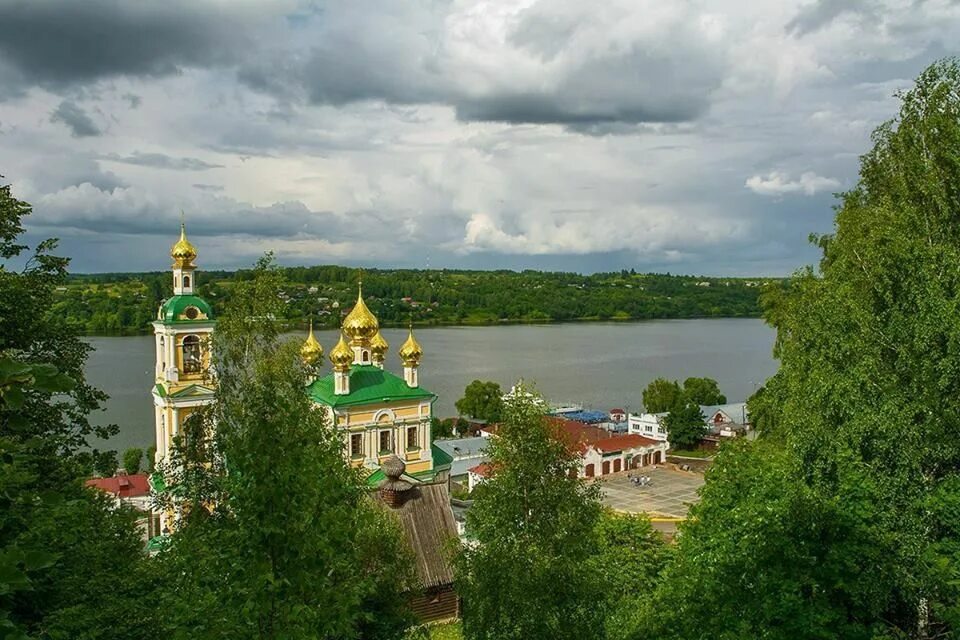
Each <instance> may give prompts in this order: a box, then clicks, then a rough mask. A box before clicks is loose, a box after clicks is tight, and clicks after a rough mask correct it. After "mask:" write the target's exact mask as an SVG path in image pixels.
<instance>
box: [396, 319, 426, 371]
mask: <svg viewBox="0 0 960 640" xmlns="http://www.w3.org/2000/svg"><path fill="white" fill-rule="evenodd" d="M398 353H399V355H400V359H401V360H403V364H405V365H417V364H420V358H422V357H423V347H421V346H420V343H419V342H417V339H416V338H414V337H413V327H410V335H408V336H407V341H406V342H404V343H403V346H401V347H400V351H399V352H398Z"/></svg>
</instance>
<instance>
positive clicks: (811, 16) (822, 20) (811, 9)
mask: <svg viewBox="0 0 960 640" xmlns="http://www.w3.org/2000/svg"><path fill="white" fill-rule="evenodd" d="M878 10H879V7H877V5H876V3H874V2H872V1H871V0H814V1H813V2H811V3H810V4H808V5H805V6H803V7H802V8H801V9H800V10H799V11H798V12H797V15H796V16H795V17H794V18H793V19H792V20H791V21H790V22H788V23H787V26H786V29H787V32H788V33H792V34H794V35H797V36H803V35H806V34H808V33H812V32H814V31H817V30H819V29H823V28H824V27H826V26H827V25H829V24H830V23H831V22H833V21H834V20H836V19H837V18H839V17H840V16H843V15H855V16H858V17H860V18H861V19H865V20H876V19H877V17H878V16H877V11H878Z"/></svg>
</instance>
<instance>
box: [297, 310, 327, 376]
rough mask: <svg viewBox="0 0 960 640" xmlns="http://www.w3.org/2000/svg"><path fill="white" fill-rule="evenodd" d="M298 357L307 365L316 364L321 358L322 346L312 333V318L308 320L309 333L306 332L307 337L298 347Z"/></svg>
mask: <svg viewBox="0 0 960 640" xmlns="http://www.w3.org/2000/svg"><path fill="white" fill-rule="evenodd" d="M300 358H302V359H303V363H304V364H307V365H313V364H316V363H317V362H320V361H321V360H322V359H323V347H322V346H320V343H319V342H317V339H316V338H315V337H314V335H313V320H311V321H310V333H308V334H307V339H306V340H304V341H303V346H302V347H300Z"/></svg>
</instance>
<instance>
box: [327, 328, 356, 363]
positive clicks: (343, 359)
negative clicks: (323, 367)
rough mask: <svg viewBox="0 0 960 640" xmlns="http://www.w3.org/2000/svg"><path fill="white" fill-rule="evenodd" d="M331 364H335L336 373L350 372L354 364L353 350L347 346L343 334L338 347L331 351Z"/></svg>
mask: <svg viewBox="0 0 960 640" xmlns="http://www.w3.org/2000/svg"><path fill="white" fill-rule="evenodd" d="M330 362H332V363H333V369H334V371H348V370H349V369H350V365H351V364H353V349H351V348H350V347H349V346H347V341H346V340H344V339H343V334H342V333H341V334H340V341H339V342H337V346H335V347H334V348H333V349H332V350H331V351H330Z"/></svg>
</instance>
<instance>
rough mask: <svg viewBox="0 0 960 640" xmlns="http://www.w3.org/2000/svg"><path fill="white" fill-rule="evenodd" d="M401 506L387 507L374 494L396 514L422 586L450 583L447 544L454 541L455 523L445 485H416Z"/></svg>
mask: <svg viewBox="0 0 960 640" xmlns="http://www.w3.org/2000/svg"><path fill="white" fill-rule="evenodd" d="M405 494H406V495H405V497H406V499H405V501H404V502H403V504H402V505H400V506H399V507H395V508H390V507H389V506H387V505H386V504H385V503H383V499H382V498H381V497H380V494H379V492H378V493H377V500H378V501H380V502H381V503H382V504H384V508H385V509H388V510H389V511H390V512H391V513H393V514H394V515H396V516H397V519H399V520H400V525H401V527H402V528H403V533H404V535H405V536H406V538H407V541H408V542H409V544H410V547H411V548H412V549H413V552H414V555H415V558H416V565H417V576H418V577H419V578H420V582H421V585H422V586H423V587H424V588H425V589H430V588H433V587H439V586H443V585H450V584H453V567H452V566H451V563H450V559H451V553H452V548H451V545H452V544H453V543H455V541H456V540H457V524H456V522H455V521H454V519H453V510H452V509H451V508H450V494H449V493H447V485H446V484H420V485H415V486H414V487H412V488H411V489H410V490H409V491H407V492H405Z"/></svg>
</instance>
